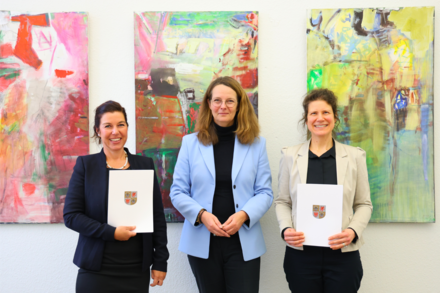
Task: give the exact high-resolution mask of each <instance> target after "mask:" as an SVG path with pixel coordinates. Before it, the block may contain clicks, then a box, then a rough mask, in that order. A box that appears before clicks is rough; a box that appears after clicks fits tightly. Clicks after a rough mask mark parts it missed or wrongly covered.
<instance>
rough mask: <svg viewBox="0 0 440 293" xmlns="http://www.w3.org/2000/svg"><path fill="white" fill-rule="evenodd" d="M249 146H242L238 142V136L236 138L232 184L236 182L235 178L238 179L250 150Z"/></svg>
mask: <svg viewBox="0 0 440 293" xmlns="http://www.w3.org/2000/svg"><path fill="white" fill-rule="evenodd" d="M249 147H250V145H249V144H242V143H240V141H239V140H238V138H237V136H235V144H234V158H233V161H232V182H233V183H234V182H235V178H237V175H238V172H239V171H240V169H241V166H242V165H243V162H244V159H245V157H246V154H247V152H248V150H249Z"/></svg>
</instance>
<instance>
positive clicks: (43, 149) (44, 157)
mask: <svg viewBox="0 0 440 293" xmlns="http://www.w3.org/2000/svg"><path fill="white" fill-rule="evenodd" d="M41 136H42V134H41ZM40 155H41V159H42V160H43V162H45V163H46V164H44V172H46V173H47V160H49V156H50V153H49V152H46V144H45V143H44V142H43V139H41V144H40Z"/></svg>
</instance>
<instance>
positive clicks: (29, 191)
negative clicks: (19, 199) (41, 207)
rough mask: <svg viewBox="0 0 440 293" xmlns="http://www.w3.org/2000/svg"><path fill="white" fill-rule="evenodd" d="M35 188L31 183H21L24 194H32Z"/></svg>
mask: <svg viewBox="0 0 440 293" xmlns="http://www.w3.org/2000/svg"><path fill="white" fill-rule="evenodd" d="M35 189H36V186H35V185H34V184H32V183H25V184H23V192H24V194H25V195H27V196H30V195H32V194H34V192H35Z"/></svg>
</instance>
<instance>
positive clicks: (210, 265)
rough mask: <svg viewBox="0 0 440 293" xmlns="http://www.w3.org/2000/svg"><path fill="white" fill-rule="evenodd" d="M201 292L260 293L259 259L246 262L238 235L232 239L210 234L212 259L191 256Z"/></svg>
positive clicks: (191, 264) (192, 266) (210, 257)
mask: <svg viewBox="0 0 440 293" xmlns="http://www.w3.org/2000/svg"><path fill="white" fill-rule="evenodd" d="M188 260H189V264H190V266H191V269H192V271H193V273H194V277H195V278H196V282H197V287H198V288H199V292H200V293H257V292H258V290H259V286H260V258H256V259H253V260H250V261H244V259H243V252H242V249H241V244H240V238H238V234H236V235H234V236H233V237H231V238H225V237H218V236H213V235H211V244H210V246H209V258H208V259H203V258H198V257H194V256H191V255H188Z"/></svg>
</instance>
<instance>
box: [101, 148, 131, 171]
mask: <svg viewBox="0 0 440 293" xmlns="http://www.w3.org/2000/svg"><path fill="white" fill-rule="evenodd" d="M124 153H125V164H124V166H122V167H121V168H113V167H112V166H110V165H109V163H108V162H107V161H105V162H106V163H107V167H108V168H110V169H116V170H122V169H124V168H125V166H127V164H128V155H127V152H126V151H124Z"/></svg>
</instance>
